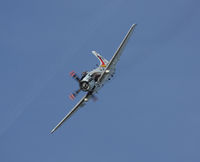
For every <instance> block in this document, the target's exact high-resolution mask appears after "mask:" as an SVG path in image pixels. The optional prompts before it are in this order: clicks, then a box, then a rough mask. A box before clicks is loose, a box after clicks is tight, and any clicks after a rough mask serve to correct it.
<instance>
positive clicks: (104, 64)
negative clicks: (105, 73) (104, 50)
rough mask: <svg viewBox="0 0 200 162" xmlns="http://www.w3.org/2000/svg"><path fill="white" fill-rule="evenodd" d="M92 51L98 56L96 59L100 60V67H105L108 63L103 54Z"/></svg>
mask: <svg viewBox="0 0 200 162" xmlns="http://www.w3.org/2000/svg"><path fill="white" fill-rule="evenodd" d="M92 53H93V54H94V55H95V56H96V57H97V58H98V60H99V61H100V66H101V67H106V65H107V64H108V63H109V61H108V60H106V59H105V58H104V57H103V56H101V55H100V54H99V53H97V52H96V51H92Z"/></svg>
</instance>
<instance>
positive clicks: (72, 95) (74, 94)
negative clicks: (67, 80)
mask: <svg viewBox="0 0 200 162" xmlns="http://www.w3.org/2000/svg"><path fill="white" fill-rule="evenodd" d="M80 91H81V89H78V90H77V91H75V92H74V93H72V94H71V95H69V98H70V99H71V100H74V99H75V97H76V96H77V95H78V94H79V92H80Z"/></svg>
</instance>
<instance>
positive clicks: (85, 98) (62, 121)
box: [51, 93, 91, 133]
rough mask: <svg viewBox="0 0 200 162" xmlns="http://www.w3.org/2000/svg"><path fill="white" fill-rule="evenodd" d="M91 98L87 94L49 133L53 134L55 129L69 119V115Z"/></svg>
mask: <svg viewBox="0 0 200 162" xmlns="http://www.w3.org/2000/svg"><path fill="white" fill-rule="evenodd" d="M90 97H91V94H89V93H87V94H86V95H85V96H84V97H83V98H82V99H81V100H80V101H79V102H78V103H77V104H76V105H75V106H74V108H73V109H72V110H71V111H70V112H69V113H68V114H67V115H66V116H65V117H64V118H63V119H62V120H61V121H60V122H59V123H58V125H56V126H55V127H54V128H53V129H52V131H51V133H53V132H54V131H56V129H58V128H59V127H60V126H61V125H62V124H63V123H64V122H65V121H66V120H67V119H68V118H70V117H71V115H72V114H73V113H74V112H75V111H76V110H78V108H80V107H82V106H84V103H85V102H86V101H88V99H89V98H90Z"/></svg>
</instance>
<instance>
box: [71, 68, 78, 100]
mask: <svg viewBox="0 0 200 162" xmlns="http://www.w3.org/2000/svg"><path fill="white" fill-rule="evenodd" d="M69 74H70V75H71V76H72V78H74V79H75V80H76V81H77V82H78V83H80V81H81V79H80V78H79V76H78V75H77V74H76V73H75V72H74V71H72V72H70V73H69ZM80 91H81V89H78V90H76V91H75V92H74V93H71V94H70V95H69V98H70V99H71V100H74V99H75V97H76V96H77V95H78V94H79V92H80Z"/></svg>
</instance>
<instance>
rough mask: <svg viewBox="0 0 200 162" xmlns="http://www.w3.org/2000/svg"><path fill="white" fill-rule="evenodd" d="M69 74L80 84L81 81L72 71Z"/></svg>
mask: <svg viewBox="0 0 200 162" xmlns="http://www.w3.org/2000/svg"><path fill="white" fill-rule="evenodd" d="M69 74H70V75H71V76H72V78H74V79H75V80H76V81H78V82H80V80H81V79H80V78H79V77H78V75H77V74H76V73H75V72H74V71H72V72H70V73H69Z"/></svg>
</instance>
